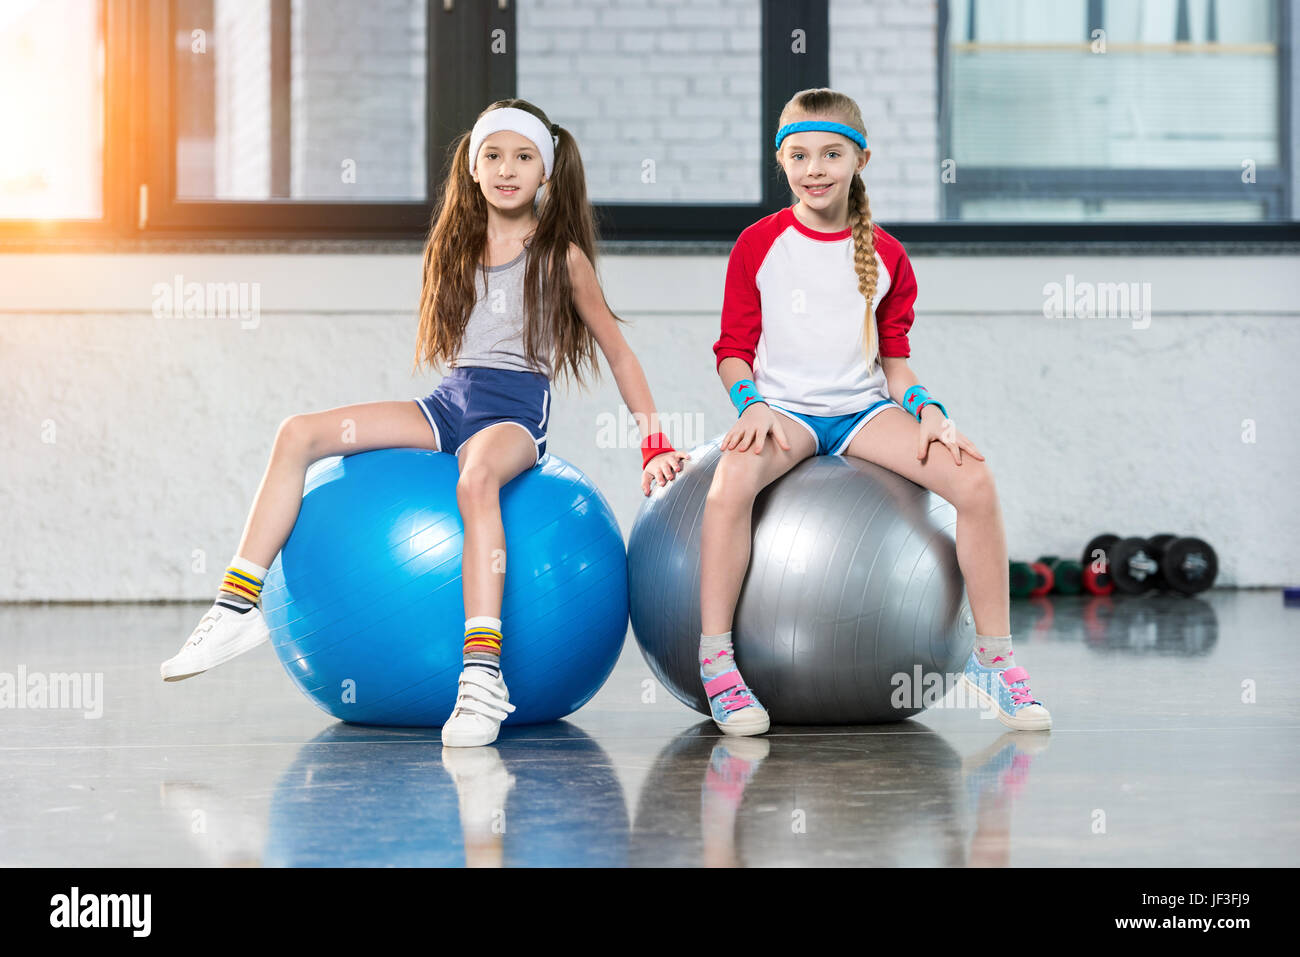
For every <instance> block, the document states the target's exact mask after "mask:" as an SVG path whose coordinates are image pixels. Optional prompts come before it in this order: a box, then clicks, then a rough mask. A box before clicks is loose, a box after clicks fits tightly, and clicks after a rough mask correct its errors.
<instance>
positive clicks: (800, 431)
mask: <svg viewBox="0 0 1300 957" xmlns="http://www.w3.org/2000/svg"><path fill="white" fill-rule="evenodd" d="M772 411H773V413H775V414H776V415H778V416H780V418H781V424H782V425H783V426H784V428H785V435H786V439H787V441H788V442H789V443H790V450H789V451H786V450H785V449H783V448H781V446H780V445H778V444H777V442H776V440H775V439H774V438H773V437H772V436H771V435H768V436H767V439H766V441H765V442H764V444H763V451H762V452H760V453H758V454H757V455H755V454H754V451H753V448H752V447H751V448H749V449H747V450H745V451H744V452H741V451H738V450H736V449H729V450H727V451H724V452H723V453H722V458H721V460H720V461H719V462H718V467H717V469H716V470H715V471H714V473H713V484H712V485H711V486H710V487H709V494H708V498H707V500H706V501H705V505H704V518H703V522H702V525H701V528H700V628H701V631H702V632H703V633H704V634H706V635H720V634H722V633H724V632H727V631H730V630H731V619H732V617H733V616H734V615H735V612H736V603H737V602H738V601H739V600H740V586H741V585H742V584H743V583H744V581H745V571H746V569H748V568H749V550H750V540H751V538H752V537H753V533H752V518H753V513H754V499H755V498H756V497H757V496H758V493H759V492H761V491H762V490H763V489H764V488H765V487H767V485H768V484H770V483H771V482H773V481H775V480H776V479H777V478H779V477H780V476H782V475H784V474H785V473H786V472H788V471H790V469H792V468H794V467H795V466H796V465H798V464H799V463H800V462H802V461H803V460H804V459H806V458H808V456H810V455H812V454H813V452H815V451H816V450H817V443H816V441H815V440H814V439H813V437H812V435H810V434H809V432H808V429H807V428H806V427H805V426H804V425H803V424H802V423H800V422H798V421H797V420H795V419H793V418H791V417H790V416H788V415H786V414H785V413H784V412H781V411H780V410H779V409H773V410H772Z"/></svg>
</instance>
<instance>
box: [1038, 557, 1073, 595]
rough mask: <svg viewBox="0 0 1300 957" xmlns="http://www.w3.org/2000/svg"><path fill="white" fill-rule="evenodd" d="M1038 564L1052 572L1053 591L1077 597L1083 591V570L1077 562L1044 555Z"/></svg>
mask: <svg viewBox="0 0 1300 957" xmlns="http://www.w3.org/2000/svg"><path fill="white" fill-rule="evenodd" d="M1036 564H1039V565H1045V566H1046V567H1047V568H1048V569H1050V570H1051V572H1052V578H1053V585H1052V591H1054V592H1055V593H1056V594H1058V595H1077V594H1079V592H1080V591H1082V590H1083V568H1082V566H1080V564H1079V563H1078V562H1076V561H1071V560H1070V559H1067V558H1058V557H1057V556H1056V555H1043V556H1041V557H1040V558H1039V559H1038V561H1037V562H1036Z"/></svg>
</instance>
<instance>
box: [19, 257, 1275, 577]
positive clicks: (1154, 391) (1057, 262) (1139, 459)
mask: <svg viewBox="0 0 1300 957" xmlns="http://www.w3.org/2000/svg"><path fill="white" fill-rule="evenodd" d="M913 262H914V265H915V269H916V273H917V277H918V283H919V287H920V296H919V299H918V318H917V321H916V325H915V326H914V327H913V331H912V337H911V339H912V353H913V354H912V365H913V367H914V368H915V369H916V370H917V371H918V373H919V374H920V376H921V378H922V381H923V382H925V383H926V385H927V386H928V387H929V388H930V389H931V390H932V391H933V393H934V394H935V395H937V396H938V397H940V398H941V399H942V400H943V401H944V402H945V404H946V405H947V406H948V409H949V411H950V412H951V413H952V414H953V416H954V418H955V420H956V421H957V423H958V426H959V428H961V429H962V430H963V431H965V432H966V433H967V434H969V435H970V436H971V437H972V438H973V439H974V440H975V442H976V443H977V444H978V445H980V446H981V448H982V449H983V450H984V452H985V453H986V454H987V456H988V459H989V462H990V463H991V465H992V466H993V468H994V470H995V473H996V475H997V477H998V485H999V489H1000V492H1001V496H1002V501H1003V509H1004V513H1005V517H1006V522H1007V530H1008V542H1009V546H1010V550H1011V553H1012V555H1013V556H1015V557H1020V558H1026V559H1033V558H1035V557H1037V556H1038V555H1039V554H1040V553H1043V552H1056V553H1063V554H1074V553H1075V552H1077V551H1079V550H1081V548H1082V545H1083V543H1084V542H1085V541H1087V539H1089V538H1090V537H1091V536H1092V535H1093V534H1095V533H1097V532H1101V531H1114V532H1116V533H1118V534H1143V535H1144V534H1151V533H1155V532H1161V531H1169V532H1174V533H1181V534H1198V535H1201V536H1203V537H1205V538H1207V539H1209V540H1210V541H1211V542H1212V543H1213V544H1214V545H1215V547H1216V548H1217V549H1218V551H1219V555H1220V563H1221V571H1220V583H1221V584H1225V585H1273V584H1282V583H1289V584H1295V583H1297V582H1298V581H1300V509H1298V508H1297V505H1296V490H1297V486H1298V484H1300V483H1298V482H1297V475H1298V474H1300V469H1298V466H1300V426H1298V425H1297V418H1296V411H1295V410H1296V409H1297V408H1300V375H1297V371H1296V358H1297V357H1298V356H1300V323H1298V322H1297V321H1296V320H1297V313H1298V309H1297V302H1298V301H1300V299H1298V297H1297V292H1298V289H1297V280H1296V276H1297V275H1300V257H1295V256H1288V257H1282V256H1278V257H1248V256H1242V257H1228V256H1224V257H1210V258H1207V257H1193V256H1181V257H1135V258H1101V257H1095V258H1077V257H1073V258H1072V257H1063V258H1051V257H1029V256H1022V257H1008V258H1001V257H970V258H964V257H928V256H922V255H915V256H913ZM725 263H726V259H725V257H724V256H631V255H629V256H610V257H607V258H604V259H602V260H601V263H600V269H601V274H602V278H603V280H604V283H605V289H606V293H607V295H608V298H609V301H610V303H611V305H612V306H613V308H614V309H615V310H616V311H618V312H619V313H620V314H622V315H623V316H624V317H625V318H627V319H629V320H632V323H631V325H630V327H628V328H626V334H627V337H628V339H629V341H630V343H631V344H632V346H633V348H634V349H635V351H636V352H637V354H638V355H639V356H640V357H641V360H642V363H643V365H644V367H645V368H646V371H647V375H648V377H649V380H650V384H651V388H652V389H653V391H654V395H655V399H656V401H657V403H658V405H659V408H660V410H661V411H663V412H671V413H677V414H679V415H689V416H693V415H695V414H696V413H698V414H699V416H700V417H701V419H702V422H703V425H702V433H701V434H703V435H704V436H706V437H712V436H714V435H716V434H719V433H721V432H722V431H723V430H724V429H725V428H726V427H727V426H728V425H729V424H730V423H731V422H732V421H734V417H735V413H734V411H733V410H732V408H731V406H730V404H729V402H728V400H727V397H726V394H725V392H724V391H723V389H722V387H721V385H720V384H719V382H718V380H717V378H716V375H715V373H714V365H713V353H712V351H711V348H710V347H711V346H712V343H713V341H714V340H715V339H716V337H717V334H718V318H717V316H718V309H719V306H720V303H721V296H722V280H723V274H724V270H725ZM1067 273H1068V274H1072V275H1073V276H1074V281H1075V282H1076V283H1078V282H1085V281H1089V282H1138V283H1142V282H1149V283H1151V297H1152V307H1153V317H1152V320H1151V322H1150V324H1149V326H1148V327H1146V328H1134V322H1133V321H1131V320H1129V319H1101V318H1097V319H1059V320H1049V319H1045V318H1044V316H1043V299H1044V296H1043V288H1044V285H1045V284H1047V283H1049V282H1062V283H1063V282H1065V280H1066V275H1067ZM177 274H179V275H181V276H183V277H184V279H185V281H197V282H210V281H211V282H226V281H230V282H243V283H249V284H253V283H257V284H259V285H258V289H259V292H260V310H261V312H260V319H259V322H258V324H257V326H256V328H249V329H245V328H241V323H240V321H239V319H237V318H206V319H204V318H192V319H185V318H166V317H164V318H155V317H154V315H153V314H152V305H153V302H154V298H155V296H154V285H155V284H156V283H160V282H161V283H166V282H170V281H171V280H172V277H173V276H175V275H177ZM419 274H420V264H419V257H418V256H415V255H234V254H230V255H217V254H212V255H197V254H196V255H146V254H140V255H72V254H63V255H58V254H49V255H5V256H0V542H3V543H4V545H5V547H4V549H3V551H2V552H0V601H12V600H47V599H49V600H72V599H119V600H125V599H175V598H205V597H208V596H209V595H211V594H212V593H213V592H214V591H215V589H216V587H217V584H218V582H219V580H220V574H221V572H222V570H223V568H224V565H225V562H226V561H227V559H229V558H230V556H231V554H232V552H233V550H234V548H235V545H236V543H237V540H238V537H239V533H240V531H241V529H242V527H243V522H244V518H245V515H246V513H247V509H248V505H249V503H250V501H251V498H252V495H253V493H254V492H255V490H256V488H257V485H258V481H259V479H260V476H261V471H262V469H263V467H264V465H265V461H266V456H267V454H268V452H269V450H270V444H271V439H272V437H273V435H274V432H275V428H276V426H277V425H278V423H279V422H280V421H281V420H282V419H283V418H284V417H285V416H287V415H289V414H291V413H294V412H299V411H308V410H315V409H321V408H328V407H331V406H335V405H342V404H346V403H352V402H361V401H370V400H375V399H393V398H410V397H414V396H416V395H423V394H425V393H427V392H428V391H431V390H432V388H433V387H434V386H435V385H436V378H437V377H436V376H425V377H423V378H414V377H412V375H411V374H410V367H411V358H412V351H413V342H414V332H415V323H414V304H415V302H416V299H417V296H418V279H419ZM250 288H251V287H250ZM1138 324H1139V325H1141V323H1138ZM619 405H620V400H619V398H618V394H617V391H616V389H615V388H614V384H613V382H612V380H611V379H610V378H609V376H608V373H607V372H606V373H605V375H604V377H603V379H602V381H601V383H600V384H599V385H598V386H597V387H596V388H595V389H594V391H592V392H590V393H589V394H586V395H582V394H568V395H566V394H563V393H562V392H560V391H559V390H558V389H557V390H555V395H554V403H553V411H552V426H553V428H552V432H551V438H550V443H549V448H550V451H551V452H553V453H555V454H557V455H560V456H562V457H564V458H566V459H568V460H570V461H572V462H574V463H575V464H576V465H578V466H579V467H580V468H582V469H583V470H584V471H586V472H587V473H588V474H589V475H591V476H592V478H593V479H594V480H595V481H596V483H597V484H598V485H599V486H600V487H601V488H602V489H603V490H604V492H605V494H606V495H607V496H608V498H609V499H610V501H611V503H612V504H613V506H614V508H615V511H616V512H617V514H618V518H619V521H620V523H621V524H622V527H623V530H624V533H625V534H626V533H627V531H628V530H629V529H630V528H631V525H632V521H633V519H634V517H635V515H636V509H637V507H638V505H639V503H640V500H641V499H640V491H639V489H638V487H637V481H638V476H639V463H640V456H639V453H638V452H637V451H636V450H635V448H628V449H622V450H609V449H602V448H598V447H597V436H598V423H599V417H600V416H601V415H609V414H617V412H618V409H619ZM1245 420H1253V422H1254V423H1255V425H1254V428H1255V441H1254V442H1244V441H1243V422H1245ZM196 552H201V553H202V554H203V555H204V556H205V560H206V567H205V569H204V570H203V571H201V572H196V571H194V570H193V563H194V561H195V558H194V556H195V553H196Z"/></svg>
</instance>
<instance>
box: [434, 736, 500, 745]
mask: <svg viewBox="0 0 1300 957" xmlns="http://www.w3.org/2000/svg"><path fill="white" fill-rule="evenodd" d="M496 739H497V735H495V734H494V735H492V737H490V738H488V739H487V740H476V739H471V738H458V737H456V735H454V734H453V735H451V736H450V737H448V736H447V735H443V736H442V746H443V747H444V748H481V747H483V746H484V745H488V744H492V743H493V742H494V741H496Z"/></svg>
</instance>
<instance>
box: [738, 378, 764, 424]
mask: <svg viewBox="0 0 1300 957" xmlns="http://www.w3.org/2000/svg"><path fill="white" fill-rule="evenodd" d="M763 401H765V400H764V399H763V397H762V396H761V395H759V394H758V386H756V385H754V380H753V379H741V380H739V381H738V382H737V383H736V384H735V385H733V386H732V387H731V404H732V405H734V406H735V407H736V414H737V415H741V414H743V413H744V411H745V410H746V409H748V408H749V407H750V406H751V405H753V404H754V403H755V402H763Z"/></svg>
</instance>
